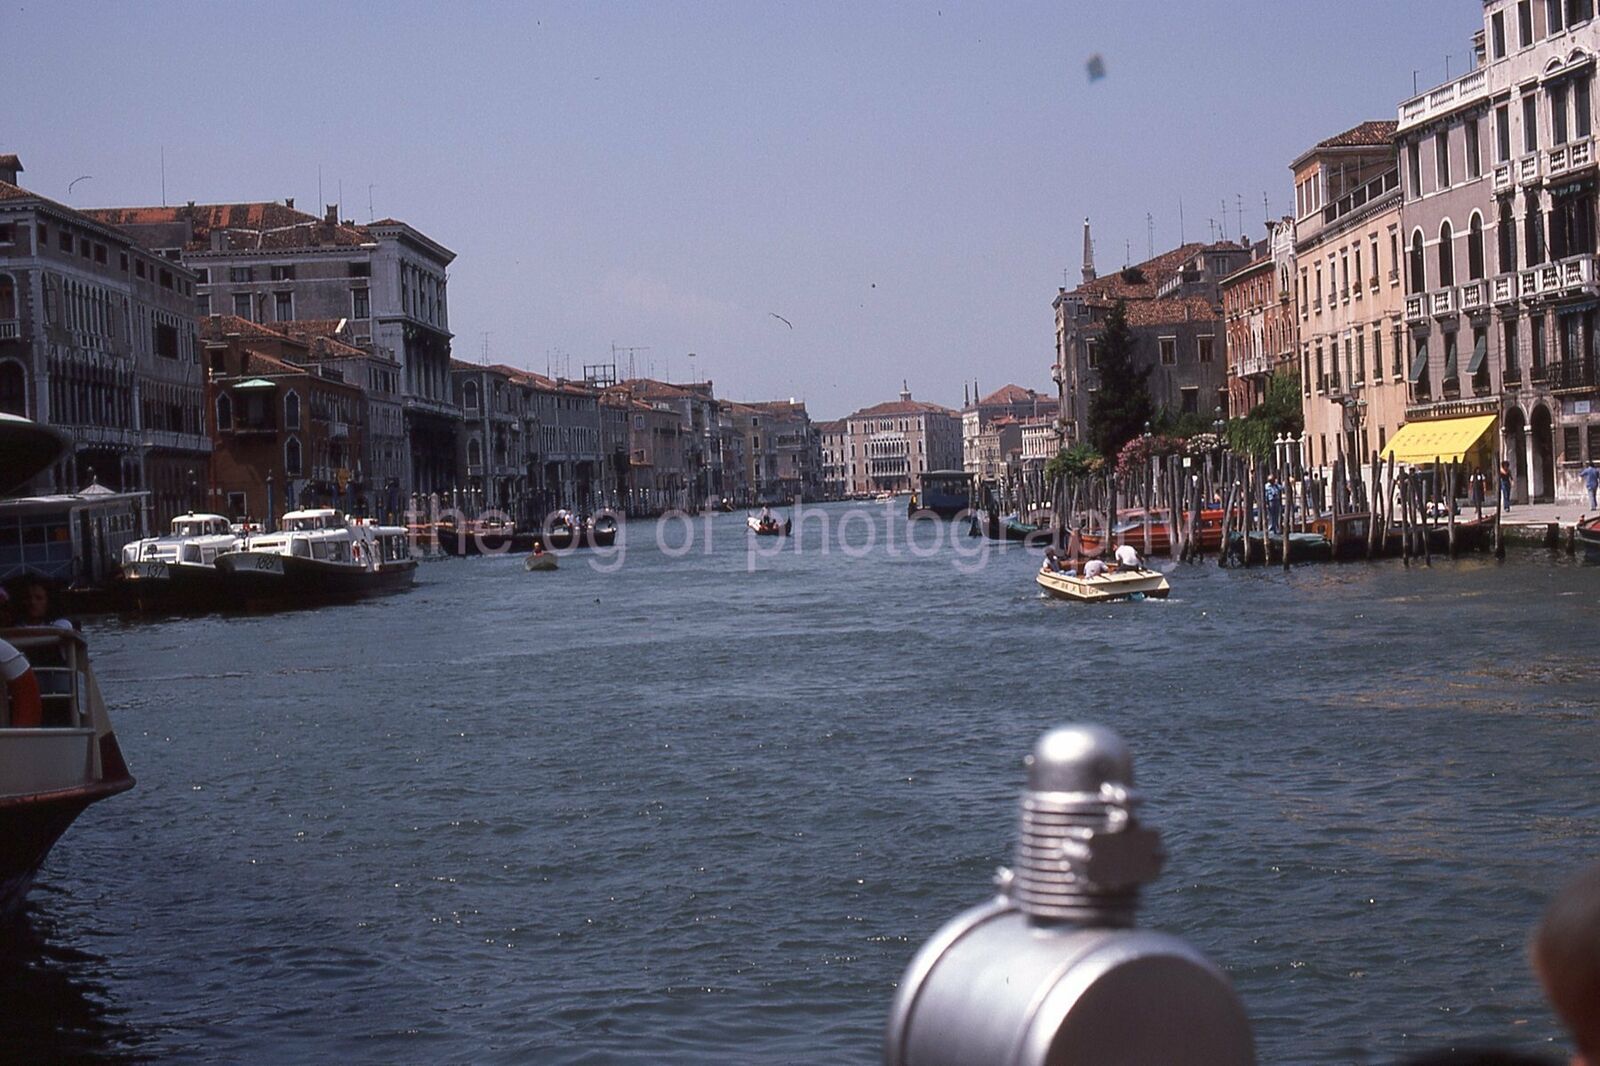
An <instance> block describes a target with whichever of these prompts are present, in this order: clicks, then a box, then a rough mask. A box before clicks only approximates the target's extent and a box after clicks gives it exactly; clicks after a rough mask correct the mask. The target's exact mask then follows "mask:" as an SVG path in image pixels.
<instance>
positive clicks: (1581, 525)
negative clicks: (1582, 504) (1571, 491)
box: [1574, 515, 1600, 563]
mask: <svg viewBox="0 0 1600 1066" xmlns="http://www.w3.org/2000/svg"><path fill="white" fill-rule="evenodd" d="M1574 536H1575V539H1576V541H1577V543H1578V544H1581V545H1583V561H1584V562H1586V563H1600V515H1595V516H1594V517H1593V518H1585V519H1582V520H1580V521H1579V522H1578V527H1577V531H1576V533H1575V534H1574Z"/></svg>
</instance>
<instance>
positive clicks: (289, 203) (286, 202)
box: [283, 196, 294, 211]
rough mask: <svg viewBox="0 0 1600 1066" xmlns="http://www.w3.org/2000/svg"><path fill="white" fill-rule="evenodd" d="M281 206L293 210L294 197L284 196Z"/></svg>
mask: <svg viewBox="0 0 1600 1066" xmlns="http://www.w3.org/2000/svg"><path fill="white" fill-rule="evenodd" d="M283 206H284V207H287V208H288V209H289V210H291V211H293V210H294V197H292V196H285V197H284V198H283Z"/></svg>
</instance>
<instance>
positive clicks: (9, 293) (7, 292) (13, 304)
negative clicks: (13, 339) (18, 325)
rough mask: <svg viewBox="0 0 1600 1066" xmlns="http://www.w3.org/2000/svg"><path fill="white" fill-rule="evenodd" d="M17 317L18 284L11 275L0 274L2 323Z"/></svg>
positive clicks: (0, 319) (0, 320)
mask: <svg viewBox="0 0 1600 1066" xmlns="http://www.w3.org/2000/svg"><path fill="white" fill-rule="evenodd" d="M16 317H17V283H16V282H15V281H13V280H12V278H11V275H10V274H0V322H5V321H9V320H11V319H13V318H16Z"/></svg>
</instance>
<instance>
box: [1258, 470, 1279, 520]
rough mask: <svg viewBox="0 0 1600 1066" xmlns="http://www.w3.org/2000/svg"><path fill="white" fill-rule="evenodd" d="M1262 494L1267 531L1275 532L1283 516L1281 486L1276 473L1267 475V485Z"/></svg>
mask: <svg viewBox="0 0 1600 1066" xmlns="http://www.w3.org/2000/svg"><path fill="white" fill-rule="evenodd" d="M1262 495H1263V496H1265V497H1266V500H1267V532H1268V533H1277V532H1278V523H1279V521H1280V520H1281V519H1282V517H1283V486H1282V485H1280V484H1278V475H1277V474H1271V475H1269V476H1268V477H1267V487H1266V489H1265V490H1264V491H1263V493H1262Z"/></svg>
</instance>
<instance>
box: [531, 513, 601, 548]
mask: <svg viewBox="0 0 1600 1066" xmlns="http://www.w3.org/2000/svg"><path fill="white" fill-rule="evenodd" d="M618 528H619V527H618V523H617V519H616V516H615V515H612V514H610V513H609V512H603V513H601V514H598V515H593V516H591V517H588V518H585V517H581V516H578V515H574V514H572V513H571V512H570V511H557V512H555V513H554V514H552V515H551V516H550V517H549V518H548V519H546V520H545V524H544V526H543V527H542V528H541V529H540V530H539V531H538V532H536V533H534V534H533V540H534V542H536V543H539V544H543V545H544V547H545V549H546V550H548V551H566V550H567V549H569V548H609V547H611V546H612V545H613V544H615V543H616V542H617V529H618Z"/></svg>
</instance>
